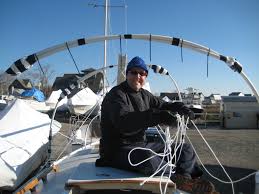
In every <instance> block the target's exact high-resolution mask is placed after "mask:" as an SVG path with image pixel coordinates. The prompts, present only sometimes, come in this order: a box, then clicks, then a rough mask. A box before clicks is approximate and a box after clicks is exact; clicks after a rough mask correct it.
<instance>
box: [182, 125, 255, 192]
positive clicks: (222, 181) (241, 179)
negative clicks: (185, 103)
mask: <svg viewBox="0 0 259 194" xmlns="http://www.w3.org/2000/svg"><path fill="white" fill-rule="evenodd" d="M191 122H192V124H193V126H194V127H195V129H196V130H197V131H198V133H199V134H200V136H201V137H202V139H203V141H204V142H205V144H206V145H207V147H208V148H209V150H210V151H211V153H212V154H213V156H214V157H215V159H216V160H217V162H218V164H219V165H220V167H221V168H222V170H223V171H224V173H225V174H226V176H227V177H228V178H229V180H230V181H224V180H222V179H220V178H218V177H216V176H214V175H212V174H211V173H210V172H209V171H208V169H207V168H206V167H205V165H204V164H203V163H202V161H201V159H200V157H199V155H198V154H197V151H196V150H195V148H194V146H193V144H192V142H191V140H190V138H189V137H188V135H186V137H187V139H188V140H189V142H190V145H191V146H192V148H193V150H194V152H195V154H196V156H197V158H198V160H199V161H200V163H201V165H202V167H203V168H204V170H205V171H206V172H207V173H208V174H209V175H210V176H211V177H212V178H214V179H216V180H218V181H219V182H221V183H224V184H231V186H232V193H233V194H234V193H235V190H234V183H238V182H240V181H243V180H245V179H247V178H248V177H250V176H252V175H255V174H256V172H253V173H250V174H248V175H246V176H244V177H242V178H240V179H238V180H234V181H233V180H232V179H231V178H230V176H229V175H228V173H227V172H226V170H225V168H224V167H223V165H222V164H221V162H220V161H219V159H218V158H217V156H216V154H215V153H214V151H213V150H212V148H211V147H210V145H209V143H208V142H207V141H206V139H205V138H204V137H203V135H202V133H201V132H200V130H199V129H198V127H197V126H196V125H195V123H194V122H193V121H191Z"/></svg>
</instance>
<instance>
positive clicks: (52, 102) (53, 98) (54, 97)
mask: <svg viewBox="0 0 259 194" xmlns="http://www.w3.org/2000/svg"><path fill="white" fill-rule="evenodd" d="M61 93H62V91H61V89H59V90H54V91H52V92H51V94H50V96H49V98H48V99H47V100H46V101H45V103H46V105H47V106H49V107H50V109H51V110H53V109H54V108H55V106H56V104H57V102H58V99H59V97H60V94H61ZM57 110H58V111H66V110H68V106H67V97H65V98H64V99H62V100H61V101H60V102H59V103H58V107H57Z"/></svg>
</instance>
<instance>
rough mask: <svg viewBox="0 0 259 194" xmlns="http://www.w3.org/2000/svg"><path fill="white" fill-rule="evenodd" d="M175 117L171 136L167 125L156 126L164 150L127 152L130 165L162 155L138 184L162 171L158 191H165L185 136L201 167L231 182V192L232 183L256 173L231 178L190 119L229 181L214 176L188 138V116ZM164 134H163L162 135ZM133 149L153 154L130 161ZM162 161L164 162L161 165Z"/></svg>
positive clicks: (162, 193)
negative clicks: (168, 170)
mask: <svg viewBox="0 0 259 194" xmlns="http://www.w3.org/2000/svg"><path fill="white" fill-rule="evenodd" d="M176 117H177V128H176V129H177V130H176V133H175V134H174V135H173V136H172V137H171V135H170V131H169V127H167V128H166V129H165V132H164V131H163V130H162V129H161V127H160V126H159V125H158V126H157V128H156V129H157V132H158V134H159V135H160V137H161V139H162V141H163V142H164V144H165V147H164V152H163V153H156V152H154V151H153V150H151V149H149V148H142V147H136V148H133V149H132V150H131V151H130V152H129V154H128V160H129V163H130V165H132V166H138V165H140V164H142V163H144V162H146V161H148V160H150V159H152V158H154V157H162V160H161V163H160V164H159V166H158V167H157V169H156V171H155V172H154V173H153V174H152V175H150V176H149V177H147V178H146V179H145V180H144V181H143V182H142V183H140V185H143V184H145V183H146V182H147V181H149V180H150V179H151V178H153V177H154V176H155V175H157V174H158V173H159V172H161V171H162V173H161V177H160V183H159V187H160V193H161V194H164V193H166V189H167V186H168V183H169V181H170V177H171V175H172V173H175V167H176V163H177V161H178V160H179V157H180V155H181V151H182V146H183V144H184V143H185V137H187V139H188V141H189V143H190V145H191V146H192V148H193V150H194V153H195V155H196V156H197V158H198V160H199V161H200V163H201V165H202V167H203V168H204V170H205V171H206V172H207V173H208V174H209V175H210V176H211V177H212V178H214V179H216V180H218V181H219V182H221V183H224V184H231V187H232V193H233V194H235V190H234V183H237V182H240V181H243V180H244V179H247V178H248V177H250V176H253V175H255V174H256V172H253V173H251V174H248V175H247V176H244V177H243V178H240V179H238V180H234V181H233V180H232V179H231V177H230V176H229V174H228V173H227V171H226V170H225V168H224V167H223V165H222V164H221V162H220V161H219V159H218V158H217V156H216V154H215V153H214V151H213V150H212V148H211V147H210V145H209V143H208V142H207V141H206V139H205V138H204V137H203V135H202V133H201V132H200V130H199V129H198V127H197V126H196V125H195V123H194V122H193V121H192V120H191V123H192V124H193V126H194V127H195V129H196V130H197V131H198V133H199V135H200V136H201V137H202V139H203V141H204V142H205V144H206V145H207V147H208V148H209V150H210V151H211V153H212V154H213V156H214V158H215V159H216V161H217V163H218V164H219V165H220V167H221V168H222V169H223V171H224V173H225V174H226V176H227V177H228V179H229V181H224V180H222V179H220V178H218V177H216V176H214V175H213V174H211V173H210V172H209V171H208V169H207V168H206V167H205V165H204V164H203V162H202V161H201V159H200V157H199V155H198V153H197V151H196V149H195V148H194V146H193V144H192V142H191V140H190V138H189V137H188V135H187V134H186V130H187V128H188V127H187V124H188V122H189V118H187V119H186V120H185V119H184V117H183V116H182V117H180V115H176ZM162 134H163V135H164V136H163V135H162ZM172 144H174V152H173V153H172ZM178 149H180V151H179V155H178V158H177V159H176V152H177V151H178ZM135 150H144V151H149V152H151V153H152V154H153V155H152V156H150V157H149V158H146V159H145V160H143V161H141V162H138V163H132V161H131V158H130V157H131V154H132V152H134V151H135ZM163 162H166V163H165V164H164V165H163V166H162V164H163ZM167 168H170V173H169V179H168V181H167V182H166V185H165V186H164V189H163V188H162V179H163V176H164V174H165V172H166V170H167Z"/></svg>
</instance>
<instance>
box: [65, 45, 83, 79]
mask: <svg viewBox="0 0 259 194" xmlns="http://www.w3.org/2000/svg"><path fill="white" fill-rule="evenodd" d="M66 47H67V50H68V52H69V54H70V57H71V58H72V60H73V62H74V65H75V67H76V69H77V72H78V74H80V71H79V68H78V66H77V64H76V61H75V59H74V57H73V55H72V53H71V51H70V49H69V47H68V44H67V42H66Z"/></svg>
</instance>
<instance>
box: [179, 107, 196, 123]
mask: <svg viewBox="0 0 259 194" xmlns="http://www.w3.org/2000/svg"><path fill="white" fill-rule="evenodd" d="M178 113H179V114H180V115H185V116H186V117H189V119H191V120H193V119H194V118H195V115H194V112H193V111H192V110H191V109H189V108H188V107H187V106H185V105H184V106H182V107H181V108H180V110H179V112H178Z"/></svg>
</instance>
